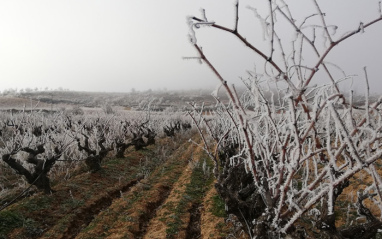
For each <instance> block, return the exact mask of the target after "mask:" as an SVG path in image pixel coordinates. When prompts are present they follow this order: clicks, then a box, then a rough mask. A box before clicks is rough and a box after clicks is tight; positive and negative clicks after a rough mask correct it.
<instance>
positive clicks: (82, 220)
mask: <svg viewBox="0 0 382 239" xmlns="http://www.w3.org/2000/svg"><path fill="white" fill-rule="evenodd" d="M142 179H143V176H140V177H139V178H137V179H134V180H131V181H130V182H128V183H127V184H125V185H124V186H123V187H121V188H117V189H115V190H113V191H111V192H106V193H105V194H104V196H102V197H101V198H98V199H97V200H95V201H94V202H93V203H91V204H88V205H86V207H83V208H80V209H79V210H78V211H77V213H76V214H75V215H74V220H73V221H72V222H71V223H70V224H69V227H68V229H67V231H66V232H65V233H64V234H63V236H62V238H65V239H72V238H75V237H76V236H77V234H78V233H79V232H80V231H81V229H83V228H85V227H86V226H87V225H88V224H89V223H90V222H91V221H92V220H93V219H94V216H95V215H97V214H98V213H99V212H101V211H102V210H104V209H105V208H107V207H109V206H110V205H111V204H112V202H113V200H114V199H116V198H118V197H119V196H120V195H121V193H124V192H127V191H128V190H129V189H131V188H132V187H133V186H135V185H136V184H137V183H138V182H139V181H141V180H142Z"/></svg>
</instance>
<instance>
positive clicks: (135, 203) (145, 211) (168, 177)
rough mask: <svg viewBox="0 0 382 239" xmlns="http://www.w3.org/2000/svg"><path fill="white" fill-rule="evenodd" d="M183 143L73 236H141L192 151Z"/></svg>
mask: <svg viewBox="0 0 382 239" xmlns="http://www.w3.org/2000/svg"><path fill="white" fill-rule="evenodd" d="M194 147H195V146H193V145H190V144H189V143H185V144H183V145H182V146H181V147H179V148H178V149H177V150H175V152H173V154H172V155H171V156H170V157H169V159H167V161H165V162H164V163H163V164H162V165H161V166H160V167H158V168H157V169H155V170H154V171H153V172H152V173H151V174H150V175H149V176H148V177H146V178H145V179H143V180H142V181H141V182H140V183H138V184H137V185H136V186H135V187H134V188H133V189H132V190H131V191H129V193H126V194H122V195H121V197H120V198H118V199H117V200H115V201H113V203H112V204H111V205H110V207H108V208H107V209H105V210H104V211H102V212H101V213H100V214H98V215H97V216H96V217H95V218H94V220H93V221H92V222H91V223H90V224H89V226H88V227H87V228H85V229H84V230H82V232H81V233H79V234H78V235H77V237H76V238H92V239H93V238H142V237H144V235H145V234H146V231H147V229H148V227H149V223H150V221H151V219H152V218H153V217H155V215H156V212H157V210H158V208H160V207H161V206H162V204H163V202H164V201H165V200H166V199H167V197H168V195H169V193H170V191H171V189H172V188H173V185H174V183H175V182H176V181H177V180H178V178H179V176H180V175H181V174H182V172H183V171H184V170H185V166H186V165H187V162H188V159H189V158H190V155H191V154H192V152H193V151H194Z"/></svg>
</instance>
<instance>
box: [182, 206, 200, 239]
mask: <svg viewBox="0 0 382 239" xmlns="http://www.w3.org/2000/svg"><path fill="white" fill-rule="evenodd" d="M201 207H202V204H200V203H194V204H192V206H191V208H190V209H189V210H188V212H189V214H190V221H189V222H188V226H187V229H186V239H198V238H200V236H201V230H200V215H201V211H200V209H201Z"/></svg>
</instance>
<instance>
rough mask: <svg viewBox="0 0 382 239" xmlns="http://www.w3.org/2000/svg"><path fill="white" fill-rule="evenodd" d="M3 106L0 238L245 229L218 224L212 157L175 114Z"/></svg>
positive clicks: (195, 234)
mask: <svg viewBox="0 0 382 239" xmlns="http://www.w3.org/2000/svg"><path fill="white" fill-rule="evenodd" d="M20 100H21V99H20ZM16 102H18V101H16ZM47 108H49V106H48V107H47ZM9 112H11V111H10V110H4V111H3V112H2V115H1V117H2V119H1V121H2V128H1V139H2V140H1V150H2V151H1V154H2V162H1V164H0V166H1V172H2V173H1V179H0V180H1V181H0V183H1V188H2V190H1V211H0V222H1V224H0V238H199V237H200V236H204V237H206V238H219V237H220V238H225V237H227V236H228V235H240V234H242V235H244V234H243V231H242V228H241V227H240V226H239V225H237V222H236V221H235V220H233V219H230V220H232V221H231V222H230V223H229V224H226V220H227V219H228V218H227V215H226V213H225V209H224V202H223V201H222V200H221V198H220V197H219V196H218V195H217V192H216V191H215V190H214V187H213V185H214V177H213V173H212V170H213V165H212V162H211V160H210V159H209V157H208V155H206V153H205V152H204V151H203V149H202V148H201V147H200V146H198V145H197V144H199V143H200V137H199V136H198V133H197V131H196V130H195V129H193V128H192V126H191V121H190V118H188V117H185V116H184V114H180V113H174V114H172V115H171V116H169V115H167V114H164V113H155V112H149V111H142V112H139V111H114V112H113V113H112V114H107V113H105V112H104V111H102V109H100V110H99V111H98V112H97V113H94V112H93V113H89V112H88V113H84V114H78V112H76V111H71V110H70V111H67V112H49V111H48V110H42V109H40V110H37V109H35V111H29V110H25V112H18V113H12V112H11V113H9ZM190 140H191V141H193V142H194V143H191V142H190Z"/></svg>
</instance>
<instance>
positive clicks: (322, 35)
mask: <svg viewBox="0 0 382 239" xmlns="http://www.w3.org/2000/svg"><path fill="white" fill-rule="evenodd" d="M313 7H315V8H316V13H315V14H312V15H309V16H305V17H303V18H301V19H299V18H295V17H294V16H293V17H292V13H291V12H292V11H291V10H290V9H289V7H288V5H287V4H286V3H285V2H284V1H269V14H268V16H266V17H261V16H260V14H259V13H258V11H257V10H256V9H254V8H251V7H249V10H251V11H253V12H254V13H255V16H256V17H257V18H258V19H259V20H260V22H261V24H262V26H263V30H264V34H259V35H260V36H261V37H264V39H265V40H266V41H267V42H268V43H269V48H267V50H264V49H263V48H262V47H257V46H256V45H253V44H252V43H251V42H250V41H249V40H247V39H246V37H245V36H243V35H241V34H240V33H239V31H238V24H239V9H240V8H239V2H237V4H236V8H235V10H236V11H235V12H236V18H235V21H234V27H233V28H227V27H224V26H221V25H219V24H218V23H216V22H213V21H208V20H207V15H206V12H205V11H204V10H203V11H202V17H200V18H198V17H189V18H188V23H189V26H190V41H191V44H192V45H193V46H194V47H195V49H196V50H197V52H198V53H199V55H198V57H196V58H197V59H199V60H201V61H202V62H204V63H206V64H207V66H208V67H209V68H210V69H211V70H212V71H213V72H214V73H215V74H216V76H217V78H218V79H219V80H220V83H221V87H222V88H223V89H224V90H225V91H226V94H227V95H228V97H229V99H230V102H229V103H228V104H223V103H222V102H220V100H219V98H218V97H217V92H214V93H213V95H214V96H215V97H216V100H217V104H218V108H217V109H216V110H215V111H214V113H213V115H214V116H215V117H214V118H212V119H208V120H207V119H206V118H205V116H204V114H203V112H202V111H197V110H195V111H194V112H193V113H190V115H191V117H192V119H193V121H194V123H195V124H196V125H197V126H198V127H199V132H200V134H201V136H202V138H203V139H204V145H203V147H204V148H205V150H206V151H207V152H208V154H209V155H210V157H211V158H212V159H213V160H214V162H215V169H214V173H215V176H216V178H217V180H218V182H217V184H216V189H217V191H218V192H219V194H220V195H221V197H222V198H223V199H224V200H225V203H226V209H227V211H228V212H229V213H232V214H235V215H236V216H237V218H239V220H240V221H241V223H242V225H244V228H245V229H246V231H247V233H248V234H249V235H251V236H253V238H280V237H281V238H284V237H287V236H288V237H291V238H317V237H318V236H317V235H320V236H319V237H321V238H371V237H373V236H374V235H375V234H376V233H377V231H378V230H379V229H381V228H382V222H381V220H380V218H379V217H380V215H381V214H382V203H381V201H382V191H381V190H382V179H381V177H380V175H379V173H378V169H379V166H378V164H376V162H377V161H378V160H380V158H381V156H382V142H381V135H382V114H381V113H382V107H381V103H382V98H380V99H378V100H376V101H374V102H371V101H370V97H369V89H368V84H367V89H366V90H365V91H366V94H365V96H364V99H365V100H364V104H363V106H362V107H360V106H359V105H357V106H356V105H355V104H354V103H353V102H354V100H353V95H352V92H350V94H344V92H342V91H341V90H340V89H339V87H338V83H339V81H342V80H346V79H347V78H349V77H345V78H344V79H339V80H336V79H335V78H334V75H335V74H334V73H333V72H332V71H331V70H330V69H329V68H328V65H329V63H327V62H326V61H325V59H326V57H327V55H328V53H329V52H330V51H331V50H332V49H333V48H334V47H335V46H337V45H339V44H340V43H341V42H343V41H345V40H347V39H348V38H350V37H352V36H353V35H355V34H357V33H362V32H363V31H364V29H365V28H367V27H369V26H371V25H373V24H376V23H377V22H379V21H380V20H382V14H381V10H380V9H381V7H380V6H379V10H380V12H379V16H377V17H376V18H375V19H374V20H373V21H371V22H369V23H367V24H366V23H362V22H361V23H360V25H359V27H357V28H356V29H355V30H354V31H350V32H346V33H344V35H342V36H339V37H338V36H337V35H335V34H334V33H335V31H333V30H337V28H338V27H337V26H333V25H327V24H326V21H325V14H324V13H322V11H321V8H320V7H319V5H318V4H317V2H316V1H315V0H314V1H313ZM376 7H377V6H376ZM276 16H277V18H276ZM279 25H281V26H282V28H284V27H283V26H285V25H289V26H290V27H291V28H290V29H292V30H291V31H292V32H291V33H292V34H290V35H292V36H294V38H293V41H292V46H291V47H290V42H288V41H285V40H282V39H284V38H282V37H283V36H282V34H283V32H281V31H278V30H280V28H279V27H278V26H279ZM201 26H208V27H213V28H216V29H220V30H222V31H224V32H227V33H228V34H232V35H233V36H235V37H236V38H237V39H238V40H239V41H241V42H242V43H244V44H245V46H247V47H248V50H250V51H253V52H254V53H255V54H256V55H257V56H259V57H260V58H261V59H263V61H264V66H260V67H257V69H264V71H259V70H256V69H255V70H253V71H248V75H247V76H246V77H245V78H243V83H244V85H245V87H246V88H247V91H246V92H245V93H244V94H242V95H241V96H240V95H239V94H238V93H237V91H236V89H235V87H234V86H229V85H228V83H227V81H226V79H224V78H223V77H222V75H221V74H219V71H218V68H217V67H215V66H214V65H213V63H212V62H211V61H210V60H209V58H208V56H207V55H206V53H205V52H206V51H205V50H204V51H202V50H201V46H200V42H199V41H198V39H197V38H196V30H197V29H198V28H200V27H201ZM284 34H285V32H284ZM288 44H289V45H288ZM192 58H195V57H192ZM312 59H314V60H312ZM319 70H320V71H321V72H323V74H324V77H326V78H327V79H328V82H327V83H323V84H320V85H313V84H312V82H313V81H314V79H315V78H317V77H318V74H316V73H317V72H318V71H319ZM320 77H322V76H320ZM365 81H366V83H368V79H367V74H366V68H365ZM206 133H208V137H210V138H212V139H213V140H214V143H213V144H211V143H209V142H208V137H207V134H206ZM361 173H362V174H365V175H368V180H364V181H361V182H360V180H358V179H359V175H360V174H361ZM350 185H351V186H350ZM350 191H354V194H353V195H357V197H354V198H353V199H349V197H347V196H346V194H347V193H349V192H350ZM366 199H368V203H369V204H368V207H366V206H365V204H364V200H366ZM344 205H345V207H344ZM369 205H372V206H373V210H372V211H371V210H370V209H369V208H372V207H371V206H369ZM344 210H347V211H344ZM349 211H351V212H353V214H358V216H362V217H365V221H364V223H363V224H361V223H359V224H358V223H357V222H356V220H355V217H354V216H353V218H352V217H351V214H352V213H349ZM341 213H343V214H342V215H347V222H348V223H345V224H344V223H343V222H340V221H339V220H337V219H338V217H336V215H340V214H341Z"/></svg>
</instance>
